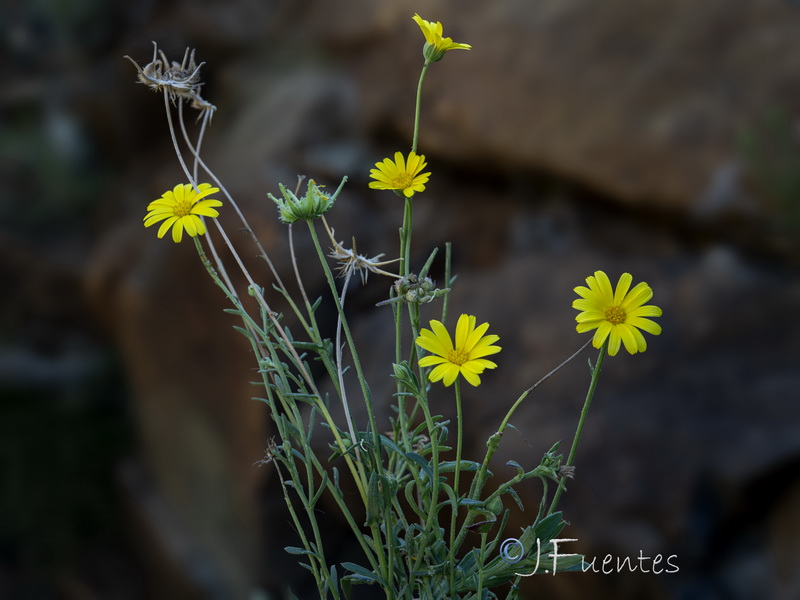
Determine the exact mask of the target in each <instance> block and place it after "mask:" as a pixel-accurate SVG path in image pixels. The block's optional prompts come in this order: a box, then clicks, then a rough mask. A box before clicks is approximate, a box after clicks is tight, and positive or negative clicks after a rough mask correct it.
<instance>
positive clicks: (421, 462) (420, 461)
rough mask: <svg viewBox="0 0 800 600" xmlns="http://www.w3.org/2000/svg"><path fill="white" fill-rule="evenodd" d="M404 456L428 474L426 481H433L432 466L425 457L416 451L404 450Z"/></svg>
mask: <svg viewBox="0 0 800 600" xmlns="http://www.w3.org/2000/svg"><path fill="white" fill-rule="evenodd" d="M404 456H405V457H406V458H407V459H408V460H409V461H411V462H413V463H414V464H416V465H417V466H418V467H420V468H421V469H422V470H423V471H424V472H425V474H426V475H427V476H428V481H433V468H432V467H431V465H430V463H429V462H428V461H427V460H425V458H424V457H423V456H421V455H419V454H417V453H416V452H406V453H405V454H404Z"/></svg>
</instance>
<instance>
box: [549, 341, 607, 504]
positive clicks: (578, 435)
mask: <svg viewBox="0 0 800 600" xmlns="http://www.w3.org/2000/svg"><path fill="white" fill-rule="evenodd" d="M607 350H608V340H606V343H605V344H603V347H602V348H600V353H599V354H598V355H597V363H596V364H595V366H594V367H592V381H591V383H590V384H589V391H588V392H586V400H585V401H584V403H583V409H582V410H581V418H580V419H579V420H578V428H577V430H576V431H575V438H574V439H573V440H572V447H571V448H570V450H569V457H568V458H567V464H566V466H568V467H571V466H572V465H573V462H574V461H575V452H576V451H577V450H578V442H579V441H580V439H581V434H582V433H583V425H584V423H586V415H587V414H589V406H590V405H591V404H592V398H593V397H594V391H595V389H596V388H597V381H598V380H599V379H600V369H601V368H602V366H603V359H604V358H605V356H606V352H607ZM566 479H567V478H566V477H562V478H561V480H560V481H559V482H558V489H557V490H556V493H555V496H553V502H552V504H550V510H548V511H547V514H548V515H551V514H553V513H554V512H555V510H556V507H557V506H558V501H559V500H560V499H561V494H562V493H563V492H564V489H565V488H564V483H565V482H566Z"/></svg>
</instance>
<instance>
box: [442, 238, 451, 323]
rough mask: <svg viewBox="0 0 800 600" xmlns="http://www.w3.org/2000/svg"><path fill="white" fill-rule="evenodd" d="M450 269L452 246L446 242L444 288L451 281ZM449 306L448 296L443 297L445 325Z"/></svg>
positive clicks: (443, 321) (443, 320)
mask: <svg viewBox="0 0 800 600" xmlns="http://www.w3.org/2000/svg"><path fill="white" fill-rule="evenodd" d="M452 268H453V244H452V243H451V242H447V243H446V244H445V245H444V286H445V287H447V288H449V287H450V284H451V283H452V281H450V279H451V277H452ZM449 306H450V294H445V295H444V300H443V301H442V323H447V309H448V307H449Z"/></svg>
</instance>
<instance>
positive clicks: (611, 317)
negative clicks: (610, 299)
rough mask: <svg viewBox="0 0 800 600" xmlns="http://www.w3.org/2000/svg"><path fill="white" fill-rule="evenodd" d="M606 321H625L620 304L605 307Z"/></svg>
mask: <svg viewBox="0 0 800 600" xmlns="http://www.w3.org/2000/svg"><path fill="white" fill-rule="evenodd" d="M606 321H608V322H609V323H613V324H614V325H619V324H620V323H624V322H625V311H624V310H623V309H622V307H621V306H610V307H609V308H607V309H606Z"/></svg>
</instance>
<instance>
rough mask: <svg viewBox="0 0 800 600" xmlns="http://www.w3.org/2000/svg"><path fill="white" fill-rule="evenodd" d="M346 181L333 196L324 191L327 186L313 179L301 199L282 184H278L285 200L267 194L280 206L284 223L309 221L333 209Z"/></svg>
mask: <svg viewBox="0 0 800 600" xmlns="http://www.w3.org/2000/svg"><path fill="white" fill-rule="evenodd" d="M345 181H347V177H345V178H343V179H342V183H341V184H339V187H338V189H337V190H336V192H335V193H334V194H333V195H332V196H328V195H327V194H325V193H324V192H323V191H322V188H323V187H325V186H322V185H317V183H316V182H315V181H314V180H313V179H310V180H309V181H308V187H307V189H306V193H305V195H303V196H302V197H300V198H298V197H297V196H295V195H294V193H293V192H292V191H291V190H289V189H287V188H286V186H285V185H283V184H282V183H281V184H278V187H279V188H280V190H281V195H282V196H283V198H276V197H275V196H273V195H272V194H267V197H269V199H270V200H272V201H273V202H274V203H275V204H276V205H277V206H278V217H279V218H280V220H281V221H282V222H283V223H294V222H295V221H308V220H311V219H316V218H319V217H321V216H322V215H324V214H325V213H326V212H328V211H329V210H330V209H331V207H332V206H333V203H334V202H335V201H336V196H338V195H339V192H340V191H341V189H342V186H344V182H345Z"/></svg>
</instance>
